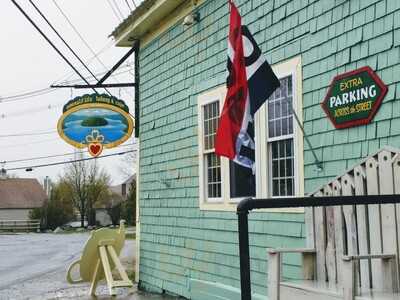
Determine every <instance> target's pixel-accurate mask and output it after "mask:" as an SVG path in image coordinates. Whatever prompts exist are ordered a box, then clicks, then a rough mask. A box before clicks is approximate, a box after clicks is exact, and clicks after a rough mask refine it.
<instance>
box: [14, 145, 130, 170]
mask: <svg viewBox="0 0 400 300" xmlns="http://www.w3.org/2000/svg"><path fill="white" fill-rule="evenodd" d="M135 151H136V150H129V151H124V152H119V153H112V154H106V155H101V156H98V157H89V158H81V159H74V160H69V161H61V162H55V163H48V164H41V165H33V166H31V165H28V166H25V167H17V168H9V169H6V171H17V170H28V169H30V170H32V169H37V168H43V167H51V166H57V165H66V164H73V163H76V162H81V161H88V160H93V159H100V158H105V157H110V156H116V155H124V154H127V153H132V152H135Z"/></svg>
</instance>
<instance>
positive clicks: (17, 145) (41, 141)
mask: <svg viewBox="0 0 400 300" xmlns="http://www.w3.org/2000/svg"><path fill="white" fill-rule="evenodd" d="M59 140H60V139H59V138H53V139H46V140H40V141H35V142H30V143H23V144H12V145H4V146H0V148H1V149H4V148H15V147H20V146H25V147H26V146H28V145H36V144H43V143H49V142H54V141H59Z"/></svg>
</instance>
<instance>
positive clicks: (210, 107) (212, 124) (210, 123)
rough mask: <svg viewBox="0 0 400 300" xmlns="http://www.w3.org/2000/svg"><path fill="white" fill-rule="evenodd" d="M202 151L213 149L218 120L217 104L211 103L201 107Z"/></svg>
mask: <svg viewBox="0 0 400 300" xmlns="http://www.w3.org/2000/svg"><path fill="white" fill-rule="evenodd" d="M203 116H204V121H203V122H204V123H203V130H204V149H205V150H209V149H213V148H214V140H215V134H216V132H217V128H218V120H219V102H218V101H216V102H212V103H209V104H207V105H204V106H203Z"/></svg>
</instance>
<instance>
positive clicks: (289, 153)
mask: <svg viewBox="0 0 400 300" xmlns="http://www.w3.org/2000/svg"><path fill="white" fill-rule="evenodd" d="M270 151H271V161H270V166H271V169H272V170H271V173H270V174H271V180H272V181H271V187H272V195H273V196H293V195H294V156H293V139H286V140H278V141H274V142H271V143H270Z"/></svg>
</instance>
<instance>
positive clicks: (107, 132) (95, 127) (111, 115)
mask: <svg viewBox="0 0 400 300" xmlns="http://www.w3.org/2000/svg"><path fill="white" fill-rule="evenodd" d="M133 127H134V120H133V119H132V118H131V116H130V114H129V108H128V106H127V105H126V104H125V102H124V101H122V100H119V99H117V98H115V97H112V96H108V95H106V94H91V95H83V96H79V97H76V98H74V99H72V100H70V101H69V102H68V103H67V104H65V105H64V108H63V114H62V116H61V117H60V119H59V120H58V124H57V130H58V134H59V135H60V137H61V138H62V139H63V140H64V141H66V142H67V143H68V144H70V145H72V146H74V147H76V148H79V149H83V148H88V151H89V153H90V154H91V155H92V156H94V157H97V156H99V155H100V154H101V152H102V151H103V149H104V148H106V149H107V148H113V147H116V146H118V145H120V144H122V143H123V142H125V141H126V140H127V139H128V138H129V137H130V136H131V135H132V131H133Z"/></svg>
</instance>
